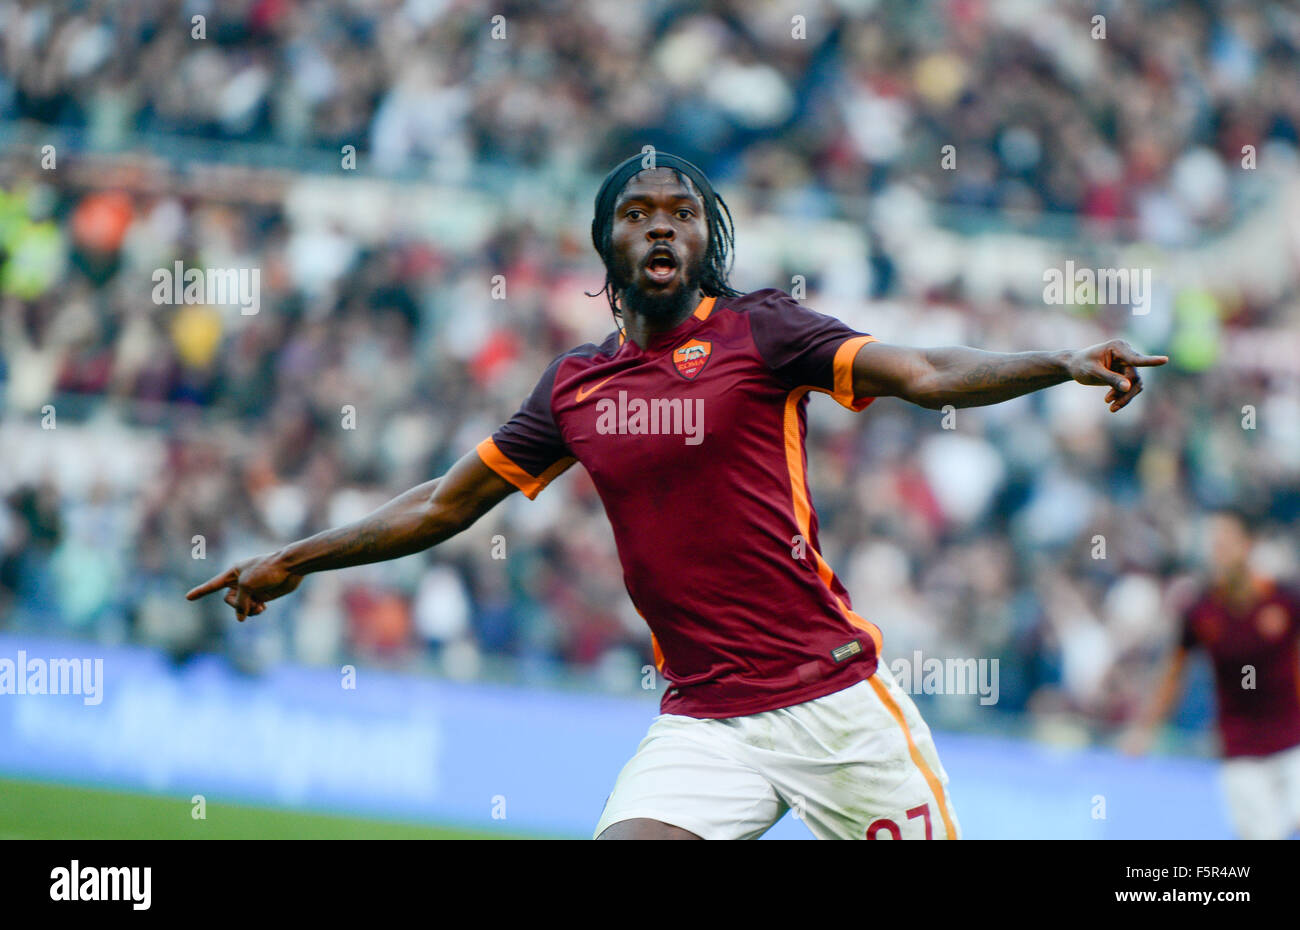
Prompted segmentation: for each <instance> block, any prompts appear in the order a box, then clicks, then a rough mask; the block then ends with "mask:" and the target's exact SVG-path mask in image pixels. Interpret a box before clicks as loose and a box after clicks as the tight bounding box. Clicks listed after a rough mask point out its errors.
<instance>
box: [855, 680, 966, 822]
mask: <svg viewBox="0 0 1300 930" xmlns="http://www.w3.org/2000/svg"><path fill="white" fill-rule="evenodd" d="M867 681H869V682H871V687H872V689H873V690H874V691H875V692H876V696H877V697H878V698H880V701H881V703H882V704H884V705H885V710H887V711H889V716H891V717H893V718H894V720H895V722H896V723H897V724H898V725H899V726H900V727H902V728H903V735H904V736H905V737H907V753H908V755H910V756H911V757H912V762H913V763H915V765H916V767H917V768H918V769H920V770H921V774H922V775H923V776H925V783H926V784H927V785H929V786H930V791H931V792H932V793H933V794H934V800H935V802H936V803H937V804H938V805H939V814H940V816H941V817H943V828H944V831H945V833H946V835H947V837H948V839H950V840H955V839H956V838H957V831H956V830H955V829H954V828H953V825H952V817H950V816H949V815H948V801H947V799H946V798H944V796H943V783H942V782H940V781H939V778H938V776H937V775H935V774H934V770H933V769H931V768H930V766H928V765H926V763H925V757H924V756H922V755H921V750H919V749H917V748H916V742H915V741H914V740H913V739H912V731H911V730H910V729H909V728H908V726H907V720H906V719H904V717H903V709H902V708H901V707H899V706H898V702H897V701H895V700H894V699H893V697H892V696H891V695H890V693H889V689H888V688H886V687H885V686H884V684H883V683H882V682H881V681H880V679H879V678H878V677H877V676H875V675H872V676H871V677H870V678H868V679H867Z"/></svg>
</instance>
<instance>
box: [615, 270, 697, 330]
mask: <svg viewBox="0 0 1300 930" xmlns="http://www.w3.org/2000/svg"><path fill="white" fill-rule="evenodd" d="M620 271H621V272H623V273H622V274H620V277H621V278H622V282H616V284H617V285H618V295H619V297H620V302H621V303H622V305H623V308H624V309H625V310H627V311H629V312H631V313H635V314H636V315H638V316H640V317H641V318H643V319H644V320H646V322H648V323H651V324H655V325H660V324H664V323H668V322H671V321H673V320H676V319H680V318H681V317H684V316H685V315H686V314H687V313H689V312H690V311H691V310H693V309H694V307H693V306H692V305H691V297H692V295H693V294H694V293H695V289H696V287H697V286H698V285H699V283H700V278H701V276H702V275H703V272H704V263H703V261H702V260H701V261H699V262H696V263H695V264H694V265H693V266H691V267H683V268H682V273H681V274H679V275H678V277H677V283H676V284H675V285H674V286H673V287H672V288H671V289H669V290H664V291H656V292H654V293H651V292H647V291H644V290H642V289H641V288H639V287H637V285H636V282H635V280H634V275H633V274H632V273H630V270H629V269H620Z"/></svg>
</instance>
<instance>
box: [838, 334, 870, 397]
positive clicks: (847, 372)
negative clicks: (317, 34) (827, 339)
mask: <svg viewBox="0 0 1300 930" xmlns="http://www.w3.org/2000/svg"><path fill="white" fill-rule="evenodd" d="M879 341H880V340H879V339H877V338H876V337H875V336H855V337H853V338H852V339H845V340H844V341H843V342H841V343H840V347H839V348H838V349H836V350H835V360H834V361H833V362H832V363H831V368H832V369H833V370H834V372H835V390H834V391H832V392H831V397H834V398H835V399H836V400H837V401H839V403H841V404H843V405H844V406H845V407H848V408H849V409H850V410H862V409H864V408H865V407H866V406H867V404H869V403H871V402H872V401H873V400H875V398H874V397H864V398H862V400H857V398H855V397H854V396H853V360H854V359H855V358H857V357H858V350H859V349H861V348H862V347H863V346H864V345H866V344H867V343H869V342H879Z"/></svg>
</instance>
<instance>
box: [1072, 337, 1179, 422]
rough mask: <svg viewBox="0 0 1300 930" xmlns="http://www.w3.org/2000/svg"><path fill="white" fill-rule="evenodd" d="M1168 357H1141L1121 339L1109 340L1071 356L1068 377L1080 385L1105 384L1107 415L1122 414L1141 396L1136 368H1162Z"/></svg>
mask: <svg viewBox="0 0 1300 930" xmlns="http://www.w3.org/2000/svg"><path fill="white" fill-rule="evenodd" d="M1167 361H1169V356H1167V355H1143V354H1142V353H1141V352H1139V351H1138V350H1137V349H1135V348H1133V347H1132V346H1131V345H1129V344H1128V343H1127V342H1125V341H1124V340H1123V339H1112V340H1110V341H1109V342H1102V343H1098V344H1097V345H1095V346H1090V347H1088V348H1086V349H1079V350H1078V351H1076V352H1073V353H1071V354H1070V357H1069V362H1068V365H1069V372H1070V377H1071V378H1073V379H1074V380H1075V381H1078V382H1079V383H1080V384H1102V385H1105V384H1108V385H1110V391H1109V392H1107V394H1106V403H1108V404H1110V412H1111V413H1114V412H1115V411H1117V410H1122V409H1123V408H1124V407H1125V406H1126V405H1127V404H1128V402H1129V401H1131V400H1132V399H1133V398H1134V397H1137V396H1138V394H1140V393H1142V376H1141V375H1139V374H1138V369H1139V368H1144V367H1149V366H1153V365H1163V364H1165V362H1167Z"/></svg>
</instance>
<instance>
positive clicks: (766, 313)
mask: <svg viewBox="0 0 1300 930" xmlns="http://www.w3.org/2000/svg"><path fill="white" fill-rule="evenodd" d="M753 296H754V297H755V298H756V302H755V304H754V305H753V306H752V307H751V308H750V309H749V319H750V331H751V332H752V334H753V337H754V345H755V346H756V347H757V349H758V354H759V355H760V356H761V357H762V359H763V361H764V362H765V363H766V364H767V366H768V368H770V369H771V370H772V373H773V374H774V375H776V377H777V378H779V379H780V380H781V381H782V382H784V383H785V384H786V385H787V386H788V387H790V388H796V387H803V386H807V387H811V388H814V389H816V390H819V391H824V392H825V393H827V394H830V395H831V396H832V397H833V398H835V400H837V401H838V402H839V403H841V404H843V405H844V406H845V407H848V408H849V409H850V410H862V409H864V408H865V407H866V406H867V405H868V404H870V403H871V402H872V401H873V400H875V398H874V397H861V398H859V397H854V396H853V359H854V358H855V357H856V356H857V354H858V350H859V349H861V348H862V347H863V346H864V345H866V344H867V343H869V342H876V341H877V340H876V337H875V336H871V335H868V334H867V333H860V332H858V331H857V330H855V329H853V328H852V327H850V326H848V325H846V324H845V323H843V322H841V321H840V320H837V319H836V318H835V317H833V316H827V315H826V314H824V313H818V312H816V311H815V310H809V309H808V308H807V307H805V306H803V304H801V303H799V302H798V301H797V300H795V299H794V298H793V297H791V296H789V295H788V294H786V293H784V292H783V291H778V290H775V289H768V290H765V291H758V292H756V293H755V294H754V295H753Z"/></svg>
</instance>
